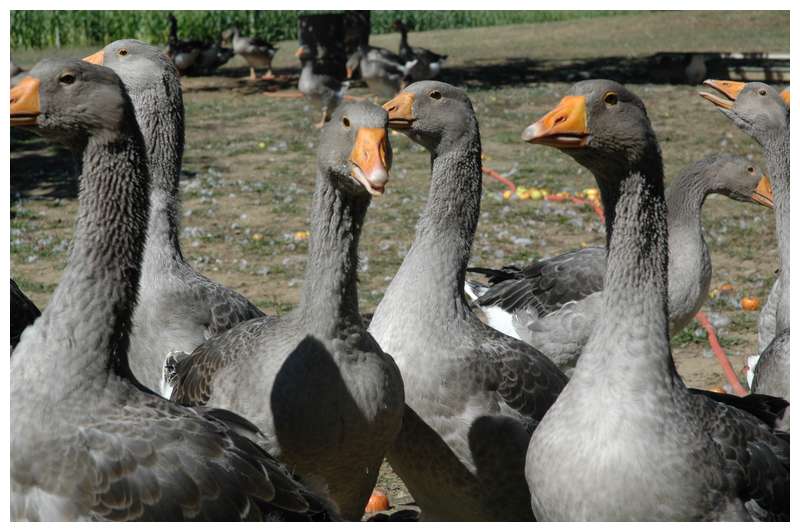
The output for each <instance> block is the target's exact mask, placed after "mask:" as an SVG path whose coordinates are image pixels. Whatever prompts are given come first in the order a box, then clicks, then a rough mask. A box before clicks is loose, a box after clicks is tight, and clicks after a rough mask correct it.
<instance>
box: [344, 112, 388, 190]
mask: <svg viewBox="0 0 800 532" xmlns="http://www.w3.org/2000/svg"><path fill="white" fill-rule="evenodd" d="M388 146H389V140H388V138H387V137H386V130H385V129H383V128H379V127H374V128H366V127H362V128H360V129H359V130H358V133H356V142H355V145H354V146H353V151H352V152H351V153H350V162H351V163H352V164H353V169H352V175H353V177H354V178H355V179H356V181H358V182H359V183H361V184H362V185H363V186H364V188H365V189H367V192H369V193H370V194H372V195H373V196H380V195H381V194H383V190H384V188H385V187H386V183H387V182H388V181H389V169H390V168H391V166H392V163H391V160H390V158H389V157H387V153H388V151H389V150H388V149H387V148H388Z"/></svg>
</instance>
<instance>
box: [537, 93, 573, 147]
mask: <svg viewBox="0 0 800 532" xmlns="http://www.w3.org/2000/svg"><path fill="white" fill-rule="evenodd" d="M522 140H524V141H525V142H530V143H531V144H544V145H545V146H552V147H554V148H561V149H569V148H581V147H583V146H586V143H587V142H589V129H588V126H587V119H586V97H585V96H565V97H564V98H562V100H561V102H560V103H559V104H558V106H557V107H556V108H555V109H553V110H552V111H550V112H549V113H547V114H546V115H544V116H543V117H542V118H540V119H539V120H538V121H537V122H536V123H534V124H531V125H530V126H528V127H527V128H525V131H523V132H522Z"/></svg>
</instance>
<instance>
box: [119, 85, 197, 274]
mask: <svg viewBox="0 0 800 532" xmlns="http://www.w3.org/2000/svg"><path fill="white" fill-rule="evenodd" d="M131 93H132V99H133V102H134V108H135V110H136V113H137V117H136V118H137V121H138V122H139V126H140V128H141V130H142V134H143V136H144V140H145V147H146V149H147V157H148V167H149V170H150V175H151V190H150V205H151V206H150V218H149V222H148V244H147V248H146V251H145V259H144V262H145V270H146V271H149V270H150V269H151V268H157V267H158V266H159V265H162V264H163V263H164V262H165V261H166V262H168V263H169V262H174V261H176V260H177V261H182V260H183V255H182V253H181V248H180V240H179V232H180V196H179V185H180V172H181V162H182V160H183V148H184V110H183V97H182V95H181V89H180V86H178V85H177V83H176V82H175V80H174V79H171V78H170V76H169V75H167V74H165V76H164V78H163V80H162V82H161V83H160V84H158V86H156V87H151V88H148V89H145V90H135V91H131ZM145 276H147V274H145Z"/></svg>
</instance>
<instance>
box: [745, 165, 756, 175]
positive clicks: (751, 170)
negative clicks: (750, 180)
mask: <svg viewBox="0 0 800 532" xmlns="http://www.w3.org/2000/svg"><path fill="white" fill-rule="evenodd" d="M747 171H748V172H750V173H751V174H752V173H754V172H755V171H756V169H755V168H753V167H752V166H748V167H747Z"/></svg>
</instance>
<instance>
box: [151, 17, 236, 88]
mask: <svg viewBox="0 0 800 532" xmlns="http://www.w3.org/2000/svg"><path fill="white" fill-rule="evenodd" d="M168 18H169V37H168V38H167V48H166V49H165V50H164V53H165V54H167V57H169V58H170V59H171V60H172V62H173V63H174V64H175V68H176V69H177V70H178V72H180V73H181V74H210V73H212V72H213V71H214V70H216V69H217V67H218V66H220V65H222V64H225V63H226V62H228V60H229V59H230V58H231V57H232V54H230V55H229V54H228V51H227V50H228V49H224V48H220V47H219V46H218V45H217V44H215V43H211V42H206V41H197V40H191V41H184V40H181V39H179V38H178V20H177V19H176V18H175V16H174V15H173V14H172V13H170V14H169V17H168Z"/></svg>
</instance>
